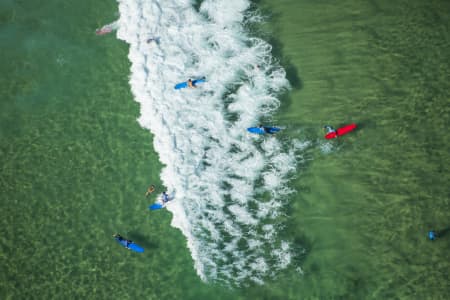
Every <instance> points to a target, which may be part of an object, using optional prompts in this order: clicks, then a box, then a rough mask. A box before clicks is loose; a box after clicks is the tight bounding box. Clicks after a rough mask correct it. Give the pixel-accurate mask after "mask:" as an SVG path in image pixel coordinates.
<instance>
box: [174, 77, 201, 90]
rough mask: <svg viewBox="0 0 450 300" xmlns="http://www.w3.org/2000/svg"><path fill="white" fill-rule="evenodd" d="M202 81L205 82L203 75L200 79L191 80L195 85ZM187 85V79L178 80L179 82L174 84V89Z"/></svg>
mask: <svg viewBox="0 0 450 300" xmlns="http://www.w3.org/2000/svg"><path fill="white" fill-rule="evenodd" d="M203 82H206V79H205V77H203V78H200V79H195V80H192V85H194V86H196V85H197V84H199V83H203ZM187 87H188V83H187V81H185V82H180V83H178V84H177V85H175V89H176V90H179V89H184V88H187Z"/></svg>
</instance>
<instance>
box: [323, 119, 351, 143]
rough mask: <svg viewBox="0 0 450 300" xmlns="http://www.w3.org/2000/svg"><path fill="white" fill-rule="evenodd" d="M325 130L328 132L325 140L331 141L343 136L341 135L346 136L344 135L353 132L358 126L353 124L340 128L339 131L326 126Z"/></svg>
mask: <svg viewBox="0 0 450 300" xmlns="http://www.w3.org/2000/svg"><path fill="white" fill-rule="evenodd" d="M323 128H324V129H325V130H326V131H327V134H326V135H325V138H326V139H328V140H329V139H335V138H337V137H338V136H341V135H344V134H347V133H349V132H351V131H353V130H354V129H355V128H356V124H354V123H352V124H349V125H345V126H343V127H340V128H338V129H334V128H333V127H332V126H330V125H325V126H324V127H323Z"/></svg>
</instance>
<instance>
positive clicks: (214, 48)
mask: <svg viewBox="0 0 450 300" xmlns="http://www.w3.org/2000/svg"><path fill="white" fill-rule="evenodd" d="M118 4H119V14H120V17H119V20H118V23H117V24H118V31H117V36H118V38H120V39H122V40H124V41H126V42H127V43H128V44H129V55H128V57H129V60H130V61H131V75H130V81H129V82H130V85H131V90H132V93H133V96H134V99H135V100H136V101H137V102H139V103H140V117H139V119H138V122H139V123H140V125H141V126H142V127H144V128H147V129H149V130H150V131H151V133H152V134H153V135H154V149H155V150H156V151H157V152H158V154H159V157H160V160H161V162H162V163H163V164H164V168H163V170H162V171H161V180H162V182H163V184H164V185H165V186H166V187H167V189H168V191H169V193H171V194H173V196H174V199H173V201H170V202H169V204H168V205H167V209H168V210H169V211H170V212H171V213H172V214H173V218H172V222H171V225H172V226H174V227H176V228H179V229H180V230H181V231H182V233H183V234H184V236H185V237H186V240H187V246H188V248H189V250H190V252H191V255H192V258H193V261H194V266H195V268H196V271H197V274H198V275H199V276H200V277H201V278H202V279H203V280H205V281H216V282H223V283H226V284H231V285H240V284H245V283H246V282H256V283H263V282H264V279H265V278H267V277H272V276H275V275H276V274H277V272H279V271H280V270H282V269H285V268H287V267H288V266H290V265H293V261H295V259H294V258H295V256H296V255H298V252H299V251H301V249H293V247H292V246H291V243H290V241H289V240H284V239H282V238H280V234H279V233H280V231H281V230H282V229H283V220H284V219H285V215H284V213H283V208H284V207H285V206H286V204H287V203H288V199H289V197H288V196H289V195H291V194H292V193H293V191H292V190H291V189H290V188H289V186H288V182H289V180H290V179H291V178H293V176H295V173H296V172H297V168H298V161H299V159H298V158H299V155H301V152H302V150H303V149H304V148H305V147H307V146H308V143H307V142H302V141H299V140H291V141H284V142H283V141H280V140H279V139H278V138H277V137H275V136H269V137H261V136H257V135H250V134H248V133H247V131H246V128H247V127H251V126H256V125H258V124H259V122H260V121H261V120H266V121H267V120H272V119H271V118H272V114H273V113H274V111H275V110H276V109H277V108H278V107H279V105H280V102H279V100H278V99H277V96H279V95H280V94H281V93H283V92H285V91H286V90H287V89H288V88H289V83H288V81H287V79H286V74H285V71H284V70H283V68H282V67H281V66H280V65H279V64H278V63H277V61H276V60H275V59H274V58H273V57H272V55H271V46H270V45H269V44H268V43H266V42H265V41H263V40H262V39H260V38H257V37H252V36H250V33H249V32H248V31H246V28H247V26H246V25H248V24H249V23H252V22H259V21H260V20H261V17H260V16H259V15H258V14H257V13H256V12H255V11H254V10H252V9H251V7H250V2H249V1H245V0H226V1H221V0H206V1H202V2H201V5H196V2H195V1H187V0H177V1H175V0H164V1H155V0H118ZM150 38H159V42H158V43H155V42H148V40H149V39H150ZM202 76H205V77H206V81H207V82H206V83H203V84H201V85H199V86H198V87H197V88H196V89H183V90H175V89H174V85H175V84H177V83H179V82H182V81H186V80H187V79H188V78H193V79H194V78H198V77H202ZM269 125H272V124H269ZM275 125H276V124H275Z"/></svg>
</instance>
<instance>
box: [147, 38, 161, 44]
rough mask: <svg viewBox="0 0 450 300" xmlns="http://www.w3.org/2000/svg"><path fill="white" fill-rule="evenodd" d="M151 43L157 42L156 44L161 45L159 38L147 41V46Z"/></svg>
mask: <svg viewBox="0 0 450 300" xmlns="http://www.w3.org/2000/svg"><path fill="white" fill-rule="evenodd" d="M151 42H155V43H156V44H159V37H153V38H149V39H147V44H150V43H151Z"/></svg>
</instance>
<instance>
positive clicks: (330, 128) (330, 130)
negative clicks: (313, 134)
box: [323, 125, 337, 136]
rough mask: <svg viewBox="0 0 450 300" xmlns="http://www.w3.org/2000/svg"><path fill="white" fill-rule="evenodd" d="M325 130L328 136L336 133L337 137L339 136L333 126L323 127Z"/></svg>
mask: <svg viewBox="0 0 450 300" xmlns="http://www.w3.org/2000/svg"><path fill="white" fill-rule="evenodd" d="M323 128H324V129H325V130H326V131H327V134H329V133H336V136H337V132H336V129H334V128H333V127H332V126H330V125H325V126H323Z"/></svg>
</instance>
